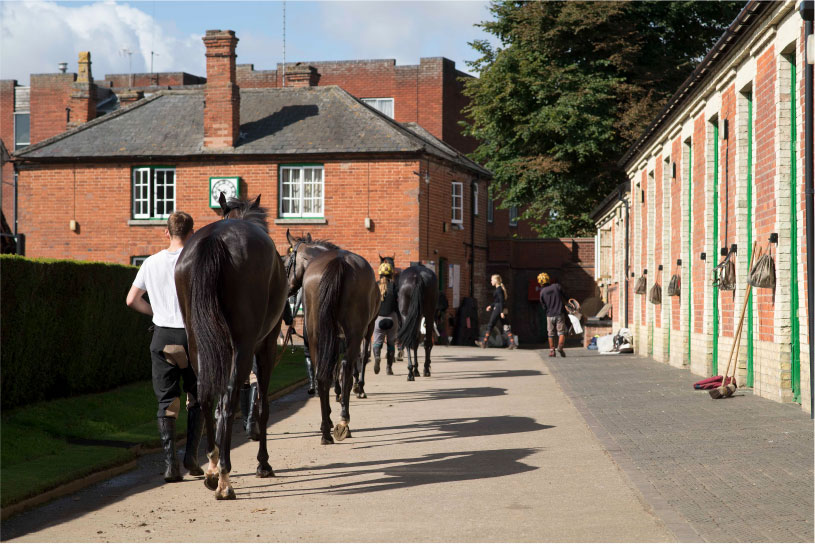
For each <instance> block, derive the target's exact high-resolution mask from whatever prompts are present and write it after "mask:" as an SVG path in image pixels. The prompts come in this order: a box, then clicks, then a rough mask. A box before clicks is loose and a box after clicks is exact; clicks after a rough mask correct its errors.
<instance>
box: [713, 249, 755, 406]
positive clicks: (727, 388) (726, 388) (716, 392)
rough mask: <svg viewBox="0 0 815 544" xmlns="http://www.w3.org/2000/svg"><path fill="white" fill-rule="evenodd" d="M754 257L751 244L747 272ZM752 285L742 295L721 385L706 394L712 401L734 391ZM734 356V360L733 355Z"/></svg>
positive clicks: (727, 395) (730, 394)
mask: <svg viewBox="0 0 815 544" xmlns="http://www.w3.org/2000/svg"><path fill="white" fill-rule="evenodd" d="M755 256H756V242H753V251H752V253H751V254H750V266H749V267H748V270H750V269H752V267H753V259H754V258H755ZM751 288H752V285H750V284H749V283H748V284H747V291H746V292H745V294H744V304H742V306H741V316H740V317H739V326H738V328H737V329H736V334H735V336H734V338H733V347H731V348H730V356H729V357H728V358H727V368H726V369H725V373H724V376H722V385H720V386H719V387H717V388H715V389H710V390H709V391H708V394H709V395H710V398H712V399H720V398H722V397H730V396H732V395H733V393H735V391H736V368H737V367H738V353H739V344H740V343H741V331H742V328H743V326H744V313H745V312H746V311H747V303H748V302H749V301H750V290H751ZM734 353H735V354H736V358H735V360H734V358H733V354H734ZM731 362H732V363H733V378H732V380H731V381H730V382H728V380H727V377H728V375H729V374H730V363H731Z"/></svg>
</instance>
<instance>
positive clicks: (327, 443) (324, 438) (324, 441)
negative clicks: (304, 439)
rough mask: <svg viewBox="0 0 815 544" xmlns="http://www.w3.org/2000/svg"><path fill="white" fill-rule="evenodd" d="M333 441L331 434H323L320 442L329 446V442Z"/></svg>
mask: <svg viewBox="0 0 815 544" xmlns="http://www.w3.org/2000/svg"><path fill="white" fill-rule="evenodd" d="M333 443H334V439H333V438H331V437H330V436H323V437H322V439H320V444H322V445H323V446H328V445H329V444H333Z"/></svg>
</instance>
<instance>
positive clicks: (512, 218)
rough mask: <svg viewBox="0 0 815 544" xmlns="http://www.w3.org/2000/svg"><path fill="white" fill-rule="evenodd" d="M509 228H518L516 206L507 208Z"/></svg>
mask: <svg viewBox="0 0 815 544" xmlns="http://www.w3.org/2000/svg"><path fill="white" fill-rule="evenodd" d="M509 226H510V227H517V226H518V206H510V207H509Z"/></svg>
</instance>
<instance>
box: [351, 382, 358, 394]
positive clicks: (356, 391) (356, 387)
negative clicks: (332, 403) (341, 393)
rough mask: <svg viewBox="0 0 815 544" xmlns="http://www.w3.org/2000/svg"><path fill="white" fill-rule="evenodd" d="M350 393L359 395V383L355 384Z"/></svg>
mask: <svg viewBox="0 0 815 544" xmlns="http://www.w3.org/2000/svg"><path fill="white" fill-rule="evenodd" d="M351 392H352V393H359V383H355V384H354V387H352V388H351Z"/></svg>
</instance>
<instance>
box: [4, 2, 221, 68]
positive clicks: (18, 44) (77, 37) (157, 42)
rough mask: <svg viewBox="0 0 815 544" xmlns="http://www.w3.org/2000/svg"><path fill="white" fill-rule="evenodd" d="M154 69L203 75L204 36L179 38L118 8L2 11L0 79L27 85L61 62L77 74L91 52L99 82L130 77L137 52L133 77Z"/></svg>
mask: <svg viewBox="0 0 815 544" xmlns="http://www.w3.org/2000/svg"><path fill="white" fill-rule="evenodd" d="M153 47H155V49H154V50H155V52H156V53H157V56H155V57H154V64H153V69H154V70H155V71H156V72H160V71H186V72H192V73H194V74H201V75H203V74H204V71H205V66H204V46H203V43H202V42H201V36H200V35H181V33H179V32H177V31H176V30H175V29H170V30H169V31H168V30H167V29H165V28H162V26H161V25H158V24H156V22H155V21H154V20H153V18H152V17H151V16H150V15H148V14H147V13H145V12H143V11H141V10H139V9H136V8H134V7H132V6H128V5H124V4H117V3H116V2H112V1H108V2H100V3H94V4H90V5H67V6H66V5H58V4H56V3H55V2H46V1H31V2H3V3H2V5H1V6H0V79H17V80H18V81H19V82H20V83H21V84H26V83H27V81H28V75H29V74H32V73H53V72H56V71H57V64H58V63H59V62H67V63H68V71H76V61H77V55H78V53H79V52H80V51H90V52H91V61H92V63H93V64H92V71H93V74H94V78H95V79H102V77H103V76H104V75H105V74H110V73H127V71H128V58H127V56H126V55H123V54H122V53H121V52H120V51H121V49H122V48H127V49H129V50H131V51H132V52H133V54H132V57H131V61H132V70H133V72H134V73H138V72H147V71H149V70H150V51H151V50H152V49H153Z"/></svg>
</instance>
